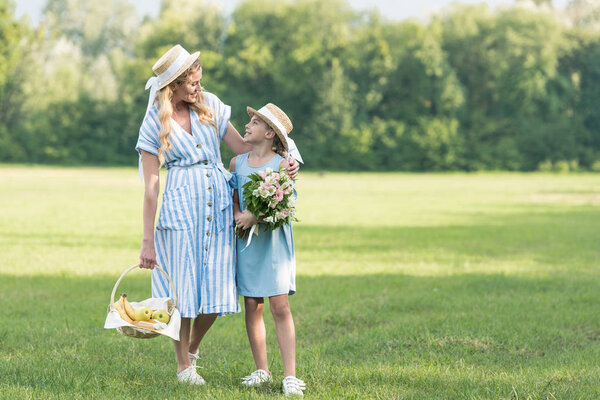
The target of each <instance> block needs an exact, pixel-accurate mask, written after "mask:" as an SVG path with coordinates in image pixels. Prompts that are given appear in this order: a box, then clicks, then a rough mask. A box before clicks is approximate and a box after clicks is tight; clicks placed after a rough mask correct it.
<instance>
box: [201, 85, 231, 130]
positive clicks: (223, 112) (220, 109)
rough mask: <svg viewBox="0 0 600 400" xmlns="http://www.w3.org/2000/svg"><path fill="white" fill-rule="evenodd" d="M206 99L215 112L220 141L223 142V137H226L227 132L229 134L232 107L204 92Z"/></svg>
mask: <svg viewBox="0 0 600 400" xmlns="http://www.w3.org/2000/svg"><path fill="white" fill-rule="evenodd" d="M204 98H205V100H206V104H207V105H208V106H209V107H210V108H212V109H213V111H214V112H215V121H216V123H217V132H218V133H219V139H220V140H223V137H225V132H227V125H229V119H230V118H231V107H230V106H228V105H227V104H225V103H223V102H222V101H221V99H219V98H218V97H217V96H215V95H214V94H212V93H209V92H204Z"/></svg>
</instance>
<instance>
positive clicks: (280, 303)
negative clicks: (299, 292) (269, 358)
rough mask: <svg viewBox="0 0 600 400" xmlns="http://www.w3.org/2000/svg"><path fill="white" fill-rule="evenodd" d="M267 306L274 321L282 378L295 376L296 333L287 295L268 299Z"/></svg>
mask: <svg viewBox="0 0 600 400" xmlns="http://www.w3.org/2000/svg"><path fill="white" fill-rule="evenodd" d="M269 305H270V307H271V314H273V319H274V320H275V332H276V334H277V342H279V351H280V352H281V360H282V361H283V376H290V375H291V376H296V332H295V331H294V319H293V318H292V312H291V311H290V303H289V301H288V295H287V294H282V295H279V296H273V297H269Z"/></svg>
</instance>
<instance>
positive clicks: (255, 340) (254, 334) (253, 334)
mask: <svg viewBox="0 0 600 400" xmlns="http://www.w3.org/2000/svg"><path fill="white" fill-rule="evenodd" d="M264 302H265V301H264V299H263V298H262V297H244V305H245V308H246V332H247V333H248V340H249V341H250V348H251V349H252V356H254V363H255V364H256V369H262V370H264V371H266V372H269V364H268V363H267V333H266V330H265V321H264V320H263V307H264V305H265V304H264Z"/></svg>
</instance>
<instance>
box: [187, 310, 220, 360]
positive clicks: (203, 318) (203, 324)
mask: <svg viewBox="0 0 600 400" xmlns="http://www.w3.org/2000/svg"><path fill="white" fill-rule="evenodd" d="M217 316H218V314H200V315H198V316H197V317H196V319H195V320H194V325H193V326H192V334H191V336H190V341H189V344H188V351H189V352H190V353H193V354H195V353H196V352H197V351H198V347H199V346H200V342H201V341H202V339H203V338H204V335H206V332H208V330H209V329H210V327H211V326H212V324H213V323H214V322H215V320H216V319H217ZM182 321H183V319H182ZM185 356H186V357H187V353H186V355H185Z"/></svg>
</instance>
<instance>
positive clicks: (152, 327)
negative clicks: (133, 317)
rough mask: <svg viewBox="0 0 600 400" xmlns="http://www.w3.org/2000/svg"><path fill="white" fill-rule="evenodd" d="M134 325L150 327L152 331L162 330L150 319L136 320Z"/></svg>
mask: <svg viewBox="0 0 600 400" xmlns="http://www.w3.org/2000/svg"><path fill="white" fill-rule="evenodd" d="M133 325H135V326H139V327H140V328H145V329H150V330H152V331H157V330H160V328H158V329H157V328H155V324H152V323H150V322H148V321H134V322H133Z"/></svg>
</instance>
